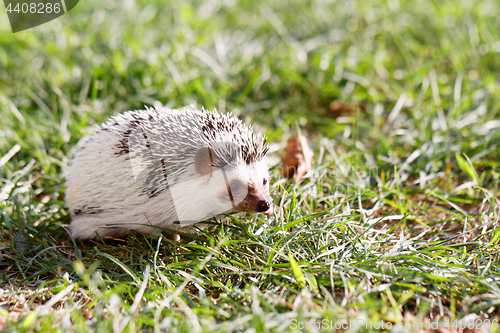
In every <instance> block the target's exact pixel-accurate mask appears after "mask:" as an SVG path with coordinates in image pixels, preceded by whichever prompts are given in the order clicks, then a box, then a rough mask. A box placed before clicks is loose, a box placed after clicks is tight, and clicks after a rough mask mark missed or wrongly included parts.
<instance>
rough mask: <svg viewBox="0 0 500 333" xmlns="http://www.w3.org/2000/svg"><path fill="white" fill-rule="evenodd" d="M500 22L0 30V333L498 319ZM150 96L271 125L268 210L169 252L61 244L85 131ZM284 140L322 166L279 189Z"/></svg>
mask: <svg viewBox="0 0 500 333" xmlns="http://www.w3.org/2000/svg"><path fill="white" fill-rule="evenodd" d="M104 4H105V5H104ZM0 11H3V8H2V9H0ZM499 15H500V5H499V4H498V3H497V1H495V0H490V1H487V0H483V1H474V0H458V1H431V0H416V1H410V0H399V1H398V0H390V1H383V0H369V1H348V2H345V1H326V2H318V1H298V0H292V1H259V2H252V3H250V4H248V3H247V2H245V1H231V0H229V1H226V0H225V1H217V0H214V1H208V2H205V3H201V2H198V1H192V2H186V1H178V0H173V1H168V2H165V3H161V2H160V1H145V0H144V1H142V0H141V1H139V0H138V1H135V2H133V1H104V2H92V3H91V2H90V1H81V2H80V3H79V4H78V6H77V7H75V9H73V10H72V11H71V12H70V13H68V14H67V15H64V16H63V17H61V18H59V19H57V20H55V21H52V22H50V23H47V24H45V25H42V26H40V27H37V28H34V29H31V30H28V31H25V32H20V33H17V34H11V33H3V34H1V35H0V119H1V125H0V213H1V216H0V219H1V224H0V284H1V287H2V289H0V326H3V329H4V331H7V332H17V331H19V332H24V331H58V332H59V331H60V332H64V331H78V332H89V331H94V332H104V331H113V332H121V331H125V332H134V331H153V330H154V331H167V332H190V333H191V332H228V331H229V332H232V331H242V332H243V331H245V332H282V331H300V330H293V325H291V323H293V320H296V323H298V322H302V323H306V322H309V323H310V325H311V324H313V323H315V322H316V323H319V322H321V321H322V320H325V319H326V320H332V321H333V322H337V323H342V322H343V320H344V321H345V320H349V319H352V320H358V319H359V320H364V321H365V322H370V323H372V324H373V323H378V322H381V321H382V320H383V321H384V322H391V323H393V325H394V326H395V325H396V324H397V323H408V324H411V323H422V324H423V325H424V327H428V325H429V323H430V322H435V321H436V320H440V321H441V322H442V323H444V321H443V320H444V319H449V320H450V321H451V322H450V325H451V324H453V321H454V320H455V319H461V318H464V317H465V319H477V320H478V322H479V320H484V319H486V318H488V319H489V320H490V321H491V320H494V319H496V320H498V319H500V310H499V309H500V286H499V281H500V265H499V259H500V255H499V250H500V244H499V241H500V230H499V229H498V227H499V225H500V192H499V175H500V154H499V152H500V110H499V109H500V81H499V76H498V73H499V72H500V54H499V52H500V21H499V19H498V16H499ZM2 24H3V25H5V23H2ZM332 101H339V102H340V103H342V105H343V106H342V108H343V109H349V108H350V109H351V110H350V111H349V110H344V111H342V110H340V111H337V112H331V111H329V109H328V106H329V104H330V103H331V102H332ZM160 103H161V104H163V105H167V106H170V107H176V108H178V107H182V106H184V105H189V104H195V105H196V106H197V107H201V106H204V107H205V108H207V109H212V108H214V107H215V108H217V109H218V110H220V111H222V112H227V111H233V112H234V113H236V114H237V115H239V116H240V117H241V118H242V119H243V120H245V121H246V122H248V123H252V124H254V127H255V128H256V129H257V130H259V131H261V132H262V133H265V134H267V135H268V136H269V137H270V138H271V139H272V151H271V153H270V157H271V162H272V164H273V167H272V174H273V177H274V179H273V181H272V183H271V191H272V196H273V198H274V202H275V205H276V213H275V215H274V216H273V217H265V216H263V215H257V216H251V215H248V216H245V215H241V214H240V215H233V216H231V217H228V218H226V219H225V220H224V221H223V223H218V222H214V223H213V226H211V227H210V228H209V229H207V230H204V231H200V233H199V234H197V235H195V236H185V237H183V240H182V242H181V243H173V242H172V241H170V240H169V239H167V238H166V237H163V236H161V235H160V234H156V235H153V236H145V235H141V234H134V235H132V236H131V237H128V238H126V239H124V240H121V241H120V240H116V241H107V242H97V243H83V244H82V243H75V242H74V241H72V239H71V238H70V236H69V234H68V231H67V226H68V224H69V222H70V217H69V216H68V211H67V207H66V206H65V203H64V202H63V198H64V190H65V189H64V173H65V170H66V169H67V166H68V163H69V162H70V160H71V156H72V155H73V154H74V152H75V151H76V149H77V148H76V144H77V142H78V140H79V139H80V138H82V137H83V136H84V135H87V134H89V133H91V132H92V130H93V128H94V126H95V124H99V123H101V122H102V121H104V120H106V118H107V117H108V116H110V115H112V114H115V113H118V112H121V111H125V110H129V109H139V108H143V107H144V105H156V104H160ZM342 108H341V109H342ZM298 131H300V132H301V133H303V134H304V135H306V137H307V138H308V141H309V143H310V145H311V148H312V149H313V150H314V152H315V156H314V163H313V169H312V170H311V171H310V172H309V173H308V174H307V175H306V176H305V177H304V179H303V180H302V182H301V183H300V184H293V183H291V182H289V181H287V180H285V179H282V178H281V177H280V176H279V168H280V158H281V156H282V155H283V152H284V147H285V145H286V140H287V139H288V138H289V137H291V136H292V135H295V134H296V133H297V132H298ZM9 152H10V153H9ZM193 205H195V203H193ZM463 324H464V323H462V327H463ZM316 325H318V324H316ZM316 327H317V326H316ZM375 327H376V326H375ZM303 331H311V332H313V331H317V330H314V329H311V330H307V329H304V330H303ZM322 331H325V332H326V331H330V330H327V329H322ZM348 331H350V332H354V331H356V330H355V329H354V328H352V329H350V330H348ZM359 331H380V329H377V328H373V329H370V328H368V329H365V328H363V329H360V330H359ZM406 331H408V332H413V331H415V332H416V331H417V330H416V329H407V330H406ZM491 331H492V332H493V331H495V330H494V329H493V328H491Z"/></svg>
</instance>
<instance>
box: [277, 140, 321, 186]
mask: <svg viewBox="0 0 500 333" xmlns="http://www.w3.org/2000/svg"><path fill="white" fill-rule="evenodd" d="M313 155H314V153H313V151H312V150H311V149H310V148H309V146H308V145H307V140H306V138H305V137H304V136H303V135H296V136H294V137H292V138H291V139H290V140H288V144H287V146H286V155H285V156H284V157H283V159H282V161H283V168H282V169H281V175H282V176H283V177H287V178H290V177H293V180H294V181H295V182H296V183H298V182H299V181H300V179H301V178H302V176H303V175H305V174H306V172H307V171H309V170H311V164H312V158H313Z"/></svg>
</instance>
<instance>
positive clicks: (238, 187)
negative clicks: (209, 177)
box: [229, 180, 242, 192]
mask: <svg viewBox="0 0 500 333" xmlns="http://www.w3.org/2000/svg"><path fill="white" fill-rule="evenodd" d="M229 187H230V188H231V192H239V191H240V190H241V188H242V185H241V182H239V181H237V180H233V181H232V182H231V183H230V184H229Z"/></svg>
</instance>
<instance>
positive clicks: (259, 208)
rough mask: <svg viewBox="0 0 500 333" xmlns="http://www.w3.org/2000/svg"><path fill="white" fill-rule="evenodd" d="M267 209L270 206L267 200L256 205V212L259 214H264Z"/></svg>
mask: <svg viewBox="0 0 500 333" xmlns="http://www.w3.org/2000/svg"><path fill="white" fill-rule="evenodd" d="M269 207H271V205H270V204H269V202H268V201H267V200H261V201H259V202H258V203H257V211H258V212H259V213H262V212H265V211H266V210H268V209H269Z"/></svg>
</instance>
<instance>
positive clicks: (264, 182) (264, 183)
mask: <svg viewBox="0 0 500 333" xmlns="http://www.w3.org/2000/svg"><path fill="white" fill-rule="evenodd" d="M266 184H267V178H264V180H263V181H262V185H264V186H266Z"/></svg>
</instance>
